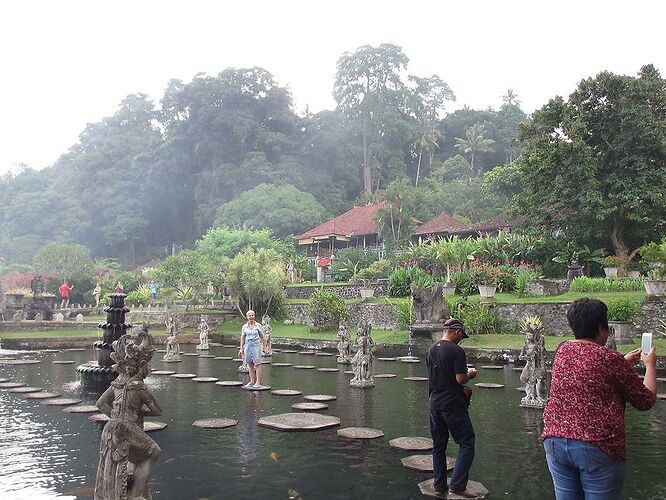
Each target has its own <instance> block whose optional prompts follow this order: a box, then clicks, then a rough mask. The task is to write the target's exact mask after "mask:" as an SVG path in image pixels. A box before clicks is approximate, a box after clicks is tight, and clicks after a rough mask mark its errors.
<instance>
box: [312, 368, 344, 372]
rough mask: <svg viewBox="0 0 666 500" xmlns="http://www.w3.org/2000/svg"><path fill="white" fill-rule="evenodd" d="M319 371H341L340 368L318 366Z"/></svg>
mask: <svg viewBox="0 0 666 500" xmlns="http://www.w3.org/2000/svg"><path fill="white" fill-rule="evenodd" d="M317 371H318V372H331V373H333V372H339V371H340V368H317Z"/></svg>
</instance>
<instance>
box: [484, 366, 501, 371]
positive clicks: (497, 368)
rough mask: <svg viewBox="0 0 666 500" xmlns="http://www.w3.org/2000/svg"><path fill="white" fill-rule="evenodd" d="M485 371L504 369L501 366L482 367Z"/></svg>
mask: <svg viewBox="0 0 666 500" xmlns="http://www.w3.org/2000/svg"><path fill="white" fill-rule="evenodd" d="M481 368H483V369H484V370H501V369H503V368H504V367H503V366H501V365H483V366H481Z"/></svg>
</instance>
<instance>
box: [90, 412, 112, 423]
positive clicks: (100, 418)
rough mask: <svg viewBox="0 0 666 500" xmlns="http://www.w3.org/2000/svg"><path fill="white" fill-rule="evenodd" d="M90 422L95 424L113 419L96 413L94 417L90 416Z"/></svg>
mask: <svg viewBox="0 0 666 500" xmlns="http://www.w3.org/2000/svg"><path fill="white" fill-rule="evenodd" d="M88 420H92V421H93V422H108V421H109V420H111V418H110V417H109V416H108V415H105V414H104V413H95V414H94V415H90V416H89V417H88Z"/></svg>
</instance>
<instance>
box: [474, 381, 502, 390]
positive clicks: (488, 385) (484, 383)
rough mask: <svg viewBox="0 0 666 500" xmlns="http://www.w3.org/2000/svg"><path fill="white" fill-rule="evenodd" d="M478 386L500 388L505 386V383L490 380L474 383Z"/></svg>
mask: <svg viewBox="0 0 666 500" xmlns="http://www.w3.org/2000/svg"><path fill="white" fill-rule="evenodd" d="M474 385H475V386H477V387H484V388H486V389H500V388H501V387H504V384H491V383H490V382H479V383H478V384H474Z"/></svg>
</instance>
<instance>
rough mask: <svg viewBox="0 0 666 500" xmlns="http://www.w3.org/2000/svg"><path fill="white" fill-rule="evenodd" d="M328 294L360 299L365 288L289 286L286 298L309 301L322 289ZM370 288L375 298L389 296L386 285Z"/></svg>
mask: <svg viewBox="0 0 666 500" xmlns="http://www.w3.org/2000/svg"><path fill="white" fill-rule="evenodd" d="M322 286H323V287H324V289H325V290H326V291H327V292H333V293H337V294H338V295H339V296H340V297H342V298H343V299H358V298H360V297H361V292H360V289H361V288H366V287H364V286H361V285H360V284H358V285H328V286H324V284H323V283H322V284H313V285H305V286H289V287H287V288H285V290H284V296H285V297H286V298H288V299H309V298H310V297H311V296H312V294H313V293H314V292H315V290H318V289H319V288H321V287H322ZM368 288H372V289H373V290H374V291H375V293H374V296H375V297H386V296H387V294H388V285H387V284H386V283H371V284H370V285H369V286H368Z"/></svg>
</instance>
